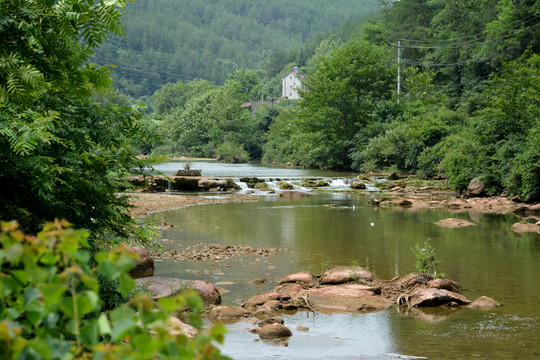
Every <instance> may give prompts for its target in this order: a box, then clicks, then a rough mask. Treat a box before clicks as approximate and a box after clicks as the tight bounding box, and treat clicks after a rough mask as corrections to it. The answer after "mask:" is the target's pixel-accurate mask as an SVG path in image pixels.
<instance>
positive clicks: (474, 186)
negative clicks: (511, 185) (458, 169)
mask: <svg viewBox="0 0 540 360" xmlns="http://www.w3.org/2000/svg"><path fill="white" fill-rule="evenodd" d="M467 190H468V194H469V196H471V197H473V196H483V195H484V194H485V190H486V185H485V184H484V183H483V182H481V181H480V179H478V178H474V179H472V180H471V181H470V182H469V186H467Z"/></svg>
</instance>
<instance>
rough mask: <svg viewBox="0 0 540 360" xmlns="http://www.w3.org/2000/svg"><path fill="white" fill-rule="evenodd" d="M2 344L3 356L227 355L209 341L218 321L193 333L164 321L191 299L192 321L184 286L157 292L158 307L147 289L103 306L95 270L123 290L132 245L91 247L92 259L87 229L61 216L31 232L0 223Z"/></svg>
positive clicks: (215, 337) (127, 288) (219, 330)
mask: <svg viewBox="0 0 540 360" xmlns="http://www.w3.org/2000/svg"><path fill="white" fill-rule="evenodd" d="M1 231H2V232H1V234H0V268H1V274H2V275H1V277H0V304H1V305H0V351H1V353H2V356H3V359H8V360H9V359H51V360H52V359H58V360H60V359H73V358H95V359H116V358H119V357H121V358H122V359H171V358H182V359H195V358H197V359H198V358H204V359H225V357H223V356H221V355H220V353H219V350H218V349H217V348H216V347H215V345H214V344H213V342H216V341H217V342H222V341H223V334H224V332H225V329H224V328H223V326H221V325H215V326H212V327H210V328H208V329H206V330H202V331H200V332H199V334H198V335H197V336H196V337H195V338H193V339H188V338H187V337H186V336H184V335H178V336H175V335H173V334H171V331H170V329H169V328H168V327H167V322H168V319H169V318H170V317H171V314H172V313H173V312H174V311H175V310H177V309H181V308H184V307H185V306H189V307H190V308H191V310H192V311H193V317H192V318H193V319H194V321H193V322H192V324H193V325H194V326H196V327H197V329H199V330H201V327H200V325H201V323H200V320H198V317H197V315H198V314H199V313H200V311H201V310H202V300H201V298H200V297H199V296H198V295H197V294H196V293H193V292H185V293H182V294H181V295H179V296H177V297H175V298H167V299H161V300H159V302H158V306H157V307H156V306H155V304H153V303H152V301H151V300H150V299H149V298H148V297H146V296H145V295H136V296H135V297H133V298H132V299H131V300H130V301H129V302H127V303H126V304H122V305H119V306H117V307H116V308H114V309H112V310H111V311H108V312H102V311H101V309H102V306H103V293H102V292H103V289H102V288H100V287H99V281H98V276H102V277H103V278H105V279H107V280H110V281H116V282H117V284H118V290H119V292H120V293H121V294H122V295H123V296H127V295H128V294H129V293H130V292H131V291H132V290H133V289H134V288H135V282H134V281H133V280H132V279H131V277H130V276H129V275H128V274H127V273H126V271H128V270H129V269H131V268H132V267H133V266H134V264H135V259H134V256H136V255H134V254H133V253H130V252H125V251H124V249H123V247H118V248H116V249H112V250H109V251H106V252H100V253H97V254H96V255H95V257H94V260H95V264H96V265H97V266H96V267H91V266H90V265H89V264H90V260H91V255H90V252H89V251H88V235H89V234H88V232H87V231H84V230H75V229H72V228H70V227H69V224H67V223H66V222H58V221H57V222H55V223H49V224H46V225H45V227H44V228H43V230H42V231H40V232H39V233H38V234H37V235H36V236H28V235H25V234H24V233H22V232H21V231H20V230H18V227H17V224H16V223H15V222H11V223H1Z"/></svg>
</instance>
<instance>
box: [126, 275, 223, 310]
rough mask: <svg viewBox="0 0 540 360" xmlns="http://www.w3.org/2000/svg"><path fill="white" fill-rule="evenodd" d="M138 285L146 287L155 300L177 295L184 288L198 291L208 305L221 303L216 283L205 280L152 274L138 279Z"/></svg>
mask: <svg viewBox="0 0 540 360" xmlns="http://www.w3.org/2000/svg"><path fill="white" fill-rule="evenodd" d="M135 282H136V283H137V285H138V286H142V287H145V288H146V289H147V290H148V291H149V292H150V293H151V294H152V295H153V296H152V297H153V299H154V300H157V299H160V298H164V297H171V296H176V295H178V294H179V293H181V292H182V291H183V290H186V289H191V290H195V291H197V292H198V293H199V294H200V295H201V297H202V298H203V300H204V302H205V304H207V305H219V304H221V296H220V295H219V292H218V291H217V289H216V287H215V286H214V284H212V283H210V282H208V281H204V280H184V279H177V278H172V277H161V276H152V277H144V278H140V279H136V280H135Z"/></svg>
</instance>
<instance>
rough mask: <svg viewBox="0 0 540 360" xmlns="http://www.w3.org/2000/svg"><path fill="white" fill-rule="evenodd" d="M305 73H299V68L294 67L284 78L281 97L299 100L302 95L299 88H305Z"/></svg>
mask: <svg viewBox="0 0 540 360" xmlns="http://www.w3.org/2000/svg"><path fill="white" fill-rule="evenodd" d="M303 77H304V75H300V74H298V68H297V67H294V68H293V71H291V72H290V73H289V74H287V75H286V76H285V77H284V78H283V80H282V87H281V97H282V98H284V99H291V100H298V99H300V95H299V94H298V90H299V89H303V88H304V87H303V86H302V78H303Z"/></svg>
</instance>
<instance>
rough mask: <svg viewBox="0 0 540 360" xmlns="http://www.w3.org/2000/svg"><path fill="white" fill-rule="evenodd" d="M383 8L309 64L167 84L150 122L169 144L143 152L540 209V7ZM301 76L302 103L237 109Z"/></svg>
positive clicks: (315, 50)
mask: <svg viewBox="0 0 540 360" xmlns="http://www.w3.org/2000/svg"><path fill="white" fill-rule="evenodd" d="M380 5H381V6H380V8H379V10H378V12H377V13H376V14H372V15H371V16H370V18H369V19H366V18H365V17H359V18H357V19H351V20H349V21H347V22H345V23H344V24H342V25H341V26H340V27H338V28H336V29H335V30H334V31H332V32H329V33H328V34H327V35H326V36H324V37H322V38H321V37H315V38H313V39H308V40H306V41H305V42H304V44H303V45H300V46H298V47H296V48H293V49H291V50H289V53H290V54H294V55H298V54H304V55H308V56H307V57H306V58H305V60H300V59H299V58H298V57H297V56H296V57H295V56H289V57H284V58H283V59H281V61H277V60H276V64H275V65H276V66H274V71H266V72H265V71H262V70H264V69H266V70H268V67H267V68H265V67H259V66H256V67H255V68H253V69H249V68H242V69H236V70H234V71H231V72H230V73H229V74H228V76H227V77H226V79H225V80H224V81H223V84H220V83H215V82H211V81H208V80H193V81H178V82H175V83H170V84H167V85H164V86H163V87H161V88H160V89H159V90H158V91H156V92H155V94H154V95H153V97H152V99H150V101H148V105H149V108H150V109H152V110H153V113H152V115H151V116H149V117H147V118H146V119H145V120H144V123H145V126H146V128H147V129H148V130H150V132H151V133H153V134H157V135H159V136H157V137H156V138H154V139H153V140H149V141H148V142H147V143H146V144H145V145H144V146H143V147H142V148H141V149H142V150H143V151H144V152H147V153H149V152H153V153H154V154H171V153H177V154H184V155H192V156H205V157H217V158H221V159H224V160H227V161H247V160H248V159H251V160H257V159H262V160H264V161H271V162H278V163H291V164H293V165H296V166H301V167H318V168H331V169H343V170H345V169H348V170H350V169H353V170H358V171H364V172H368V171H396V172H406V173H418V174H423V175H426V176H443V177H447V178H448V183H449V184H450V185H451V186H454V187H455V188H456V189H458V190H463V189H465V188H466V187H467V185H468V182H469V181H470V180H471V179H472V178H474V177H480V178H481V179H482V180H483V181H484V182H485V184H486V186H487V188H488V189H489V192H490V193H491V194H500V193H502V192H506V193H507V194H511V195H520V196H522V198H523V199H524V200H534V199H536V200H537V199H539V196H540V164H539V161H540V159H539V156H540V152H539V151H538V149H539V148H540V142H539V141H540V137H539V136H540V135H539V133H540V130H539V121H540V120H539V119H540V98H539V96H540V95H539V94H540V92H539V90H540V89H539V86H540V81H539V80H540V78H539V76H540V75H539V60H538V59H539V58H538V55H537V53H538V50H539V48H540V41H539V40H538V39H540V4H538V3H537V2H536V1H526V0H515V1H496V0H470V1H450V0H445V1H422V0H403V1H399V2H395V1H388V2H381V4H380ZM306 49H309V51H306ZM292 66H299V67H300V71H301V72H302V73H304V74H306V75H307V77H306V78H305V80H304V85H305V87H306V89H309V90H307V91H304V92H302V98H301V100H300V101H298V102H294V101H285V100H282V101H279V102H277V103H276V104H274V105H272V106H262V107H261V108H260V109H258V110H257V111H256V112H255V113H254V114H250V113H249V112H247V111H245V110H244V109H242V108H241V107H240V105H241V104H242V103H244V102H247V101H249V100H251V99H260V98H261V97H262V96H268V95H270V96H279V93H280V92H279V91H280V86H281V77H282V76H283V75H284V74H287V73H288V72H290V71H291V69H292ZM398 73H399V89H398ZM398 91H399V94H398ZM276 94H277V95H276Z"/></svg>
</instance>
